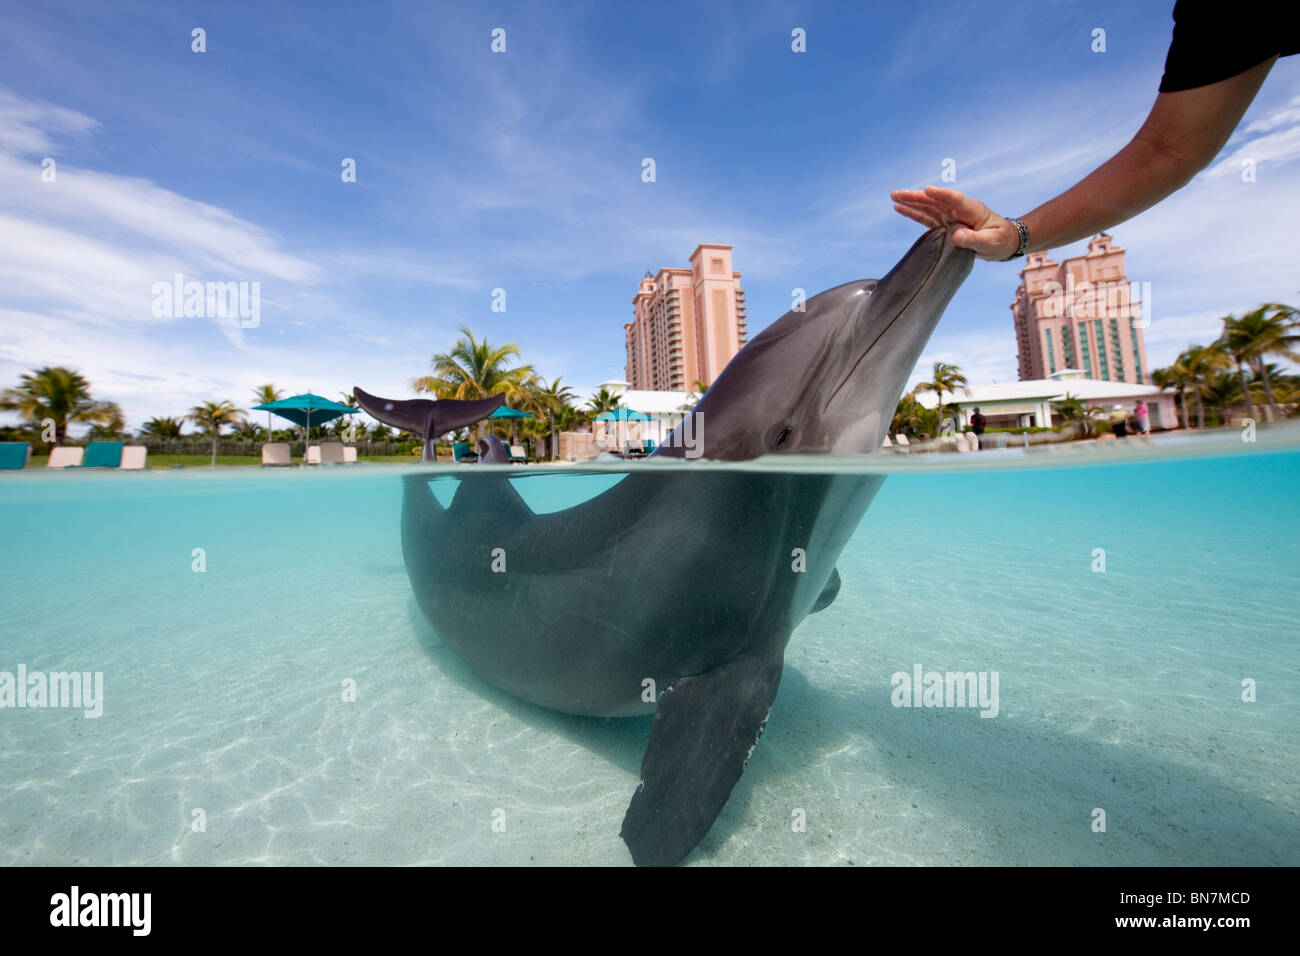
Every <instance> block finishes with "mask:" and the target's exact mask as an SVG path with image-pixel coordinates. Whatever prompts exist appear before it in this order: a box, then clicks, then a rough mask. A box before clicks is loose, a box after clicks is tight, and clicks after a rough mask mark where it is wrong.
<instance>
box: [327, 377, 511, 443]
mask: <svg viewBox="0 0 1300 956" xmlns="http://www.w3.org/2000/svg"><path fill="white" fill-rule="evenodd" d="M352 394H353V395H355V396H356V399H357V404H358V405H360V406H361V409H362V411H364V412H365V413H366V414H367V415H369V416H370V417H371V418H376V419H378V420H379V421H381V422H383V423H384V424H385V425H391V426H392V427H394V428H401V429H404V430H405V431H408V432H411V433H412V434H414V435H419V436H420V437H422V438H424V439H425V440H428V439H432V438H437V437H438V436H439V435H445V434H446V433H447V432H454V431H455V430H456V429H458V428H464V427H465V426H466V425H473V424H474V423H475V422H477V421H482V420H483V419H484V418H487V417H488V416H489V415H491V414H492V413H493V412H494V411H496V410H497V409H498V408H499V407H500V406H501V403H502V402H504V401H505V400H506V397H505V395H493V396H491V397H489V398H483V399H478V400H477V401H469V402H463V401H459V400H457V399H452V398H441V399H436V400H434V399H428V398H411V399H406V400H405V401H400V402H399V401H395V400H393V399H391V398H380V397H379V396H378V395H371V394H370V393H369V392H366V391H362V390H361V389H359V388H353V389H352Z"/></svg>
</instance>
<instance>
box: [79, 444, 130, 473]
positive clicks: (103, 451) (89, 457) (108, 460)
mask: <svg viewBox="0 0 1300 956" xmlns="http://www.w3.org/2000/svg"><path fill="white" fill-rule="evenodd" d="M120 464H122V443H121V442H120V441H92V442H90V443H89V444H88V445H86V457H85V458H84V459H83V460H82V462H81V467H82V468H116V467H117V466H118V465H120Z"/></svg>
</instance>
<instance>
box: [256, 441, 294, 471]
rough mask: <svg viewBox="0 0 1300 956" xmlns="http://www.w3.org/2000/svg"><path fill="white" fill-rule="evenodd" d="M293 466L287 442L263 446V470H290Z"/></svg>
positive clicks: (275, 442) (272, 442) (276, 442)
mask: <svg viewBox="0 0 1300 956" xmlns="http://www.w3.org/2000/svg"><path fill="white" fill-rule="evenodd" d="M292 464H293V460H292V458H290V456H289V443H288V442H287V441H269V442H267V443H266V444H265V445H263V446H262V467H263V468H288V467H290V466H291V465H292Z"/></svg>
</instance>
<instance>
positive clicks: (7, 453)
mask: <svg viewBox="0 0 1300 956" xmlns="http://www.w3.org/2000/svg"><path fill="white" fill-rule="evenodd" d="M31 460H32V446H31V445H30V444H28V443H27V442H25V441H3V442H0V471H21V470H22V469H23V468H26V467H27V465H28V463H30V462H31Z"/></svg>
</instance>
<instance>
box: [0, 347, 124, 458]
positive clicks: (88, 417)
mask: <svg viewBox="0 0 1300 956" xmlns="http://www.w3.org/2000/svg"><path fill="white" fill-rule="evenodd" d="M0 411H5V412H17V413H18V414H19V415H21V416H22V417H23V419H24V420H26V421H27V422H28V423H30V424H31V426H32V427H33V428H34V429H36V430H38V431H39V430H40V428H41V426H42V423H44V422H45V421H46V420H47V419H49V420H52V421H53V422H54V444H56V445H61V444H63V441H64V439H66V438H67V437H68V425H69V424H70V423H71V422H90V423H92V424H94V423H99V424H110V423H112V421H113V419H114V416H115V415H118V416H120V415H121V409H119V408H118V407H117V406H116V405H115V404H114V403H113V402H96V401H94V400H93V399H92V398H91V397H90V383H89V382H88V381H86V379H85V378H84V377H83V376H82V375H81V373H80V372H74V371H73V370H72V369H70V368H62V367H57V368H51V367H49V366H46V367H45V368H39V369H37V370H36V371H34V372H30V373H28V374H26V375H23V376H22V377H21V378H20V379H19V385H18V387H17V388H7V389H5V390H4V392H3V393H0Z"/></svg>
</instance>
